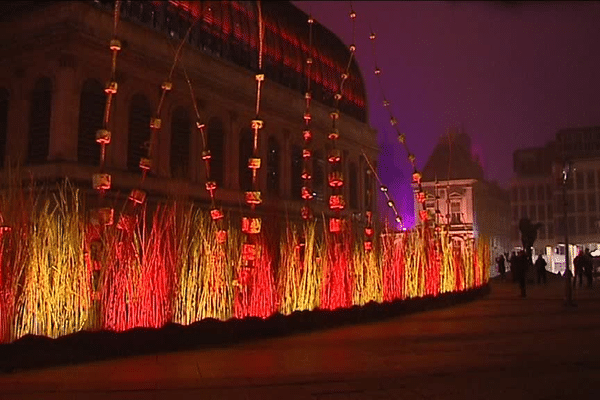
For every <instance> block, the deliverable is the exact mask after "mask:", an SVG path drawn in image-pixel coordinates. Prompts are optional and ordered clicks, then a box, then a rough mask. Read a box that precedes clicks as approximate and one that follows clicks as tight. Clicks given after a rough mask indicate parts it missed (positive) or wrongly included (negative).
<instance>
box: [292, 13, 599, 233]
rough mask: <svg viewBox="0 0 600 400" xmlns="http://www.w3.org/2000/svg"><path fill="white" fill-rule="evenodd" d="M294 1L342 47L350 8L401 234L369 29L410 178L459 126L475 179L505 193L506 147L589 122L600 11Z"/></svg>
mask: <svg viewBox="0 0 600 400" xmlns="http://www.w3.org/2000/svg"><path fill="white" fill-rule="evenodd" d="M294 4H296V5H297V6H298V7H299V8H301V9H302V10H303V11H305V12H307V13H311V14H312V15H313V17H314V18H315V20H316V21H318V22H320V23H321V24H323V25H325V26H326V27H327V28H329V29H330V30H332V31H333V32H334V33H335V34H337V35H338V36H339V37H340V38H341V39H342V40H343V41H344V43H346V44H350V42H351V39H352V25H351V22H350V18H349V17H348V14H349V12H350V4H352V7H353V8H354V10H355V11H356V13H357V17H356V47H357V50H356V51H357V53H356V56H357V60H358V63H359V66H360V68H361V70H362V73H363V77H364V79H365V82H366V87H367V96H368V102H369V115H370V116H369V120H370V124H371V126H373V127H374V128H375V129H377V130H378V132H379V145H380V147H381V152H380V160H379V169H380V171H379V172H380V175H381V178H382V180H383V182H384V184H386V185H387V186H389V188H390V192H391V194H392V196H393V198H394V200H395V202H396V203H397V205H398V207H399V210H400V212H401V213H402V214H403V218H404V221H405V225H407V226H411V225H412V224H413V220H414V217H413V205H412V193H411V189H410V173H411V170H410V165H409V163H408V160H407V158H406V153H405V151H404V149H403V148H402V147H401V146H400V144H399V143H398V141H397V140H396V134H395V132H394V130H393V129H392V128H391V126H390V124H389V116H388V114H387V111H386V110H385V109H384V108H383V106H382V94H381V91H380V89H379V85H378V83H377V79H376V78H375V75H374V73H373V71H374V62H373V52H372V48H371V43H370V40H369V34H370V28H369V26H372V27H373V31H374V32H375V34H376V35H377V39H376V40H375V44H376V53H375V54H376V57H377V62H378V66H379V68H380V69H381V71H382V75H381V78H382V81H383V83H384V85H385V89H384V90H385V94H386V97H387V98H388V100H389V101H390V103H391V109H392V112H393V114H394V115H395V117H396V118H397V119H398V121H399V126H400V129H401V130H402V131H403V132H405V133H406V136H407V143H408V145H409V148H410V149H411V151H412V152H413V153H415V155H416V157H417V165H418V168H419V169H422V168H423V167H424V165H425V163H426V161H427V158H428V157H429V156H430V155H431V152H432V150H433V148H434V146H435V144H436V143H437V141H438V139H439V137H440V136H441V135H442V134H444V132H445V131H446V129H447V128H448V127H449V126H451V125H464V127H465V131H466V132H467V133H469V134H470V135H471V137H472V139H473V145H474V147H475V150H476V152H478V153H479V155H480V157H481V159H482V160H483V163H484V170H485V174H486V178H487V179H488V180H496V181H498V183H500V184H501V185H502V186H505V187H506V186H507V184H508V182H509V180H510V178H511V176H512V153H513V151H514V150H515V149H518V148H524V147H532V146H541V145H544V144H545V143H546V142H548V141H549V140H552V139H553V138H554V137H555V134H556V132H557V130H558V129H560V128H563V127H572V126H598V125H600V22H599V21H600V2H568V3H559V2H548V3H540V2H534V3H528V2H392V1H389V2H387V1H386V2H379V1H369V2H360V1H359V2H356V1H354V2H338V1H335V2H331V1H316V2H315V1H295V2H294ZM380 209H381V210H382V211H387V210H386V209H387V207H386V206H384V207H380Z"/></svg>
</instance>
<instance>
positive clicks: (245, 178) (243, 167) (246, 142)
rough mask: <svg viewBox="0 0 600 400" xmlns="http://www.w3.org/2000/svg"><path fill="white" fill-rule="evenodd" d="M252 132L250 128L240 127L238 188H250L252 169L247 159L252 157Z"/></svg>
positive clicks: (246, 189)
mask: <svg viewBox="0 0 600 400" xmlns="http://www.w3.org/2000/svg"><path fill="white" fill-rule="evenodd" d="M253 147H254V134H253V132H252V130H251V129H250V128H244V129H242V131H241V133H240V149H239V175H238V177H239V185H240V190H243V191H249V190H252V171H251V170H250V168H248V159H249V158H251V157H252V151H253Z"/></svg>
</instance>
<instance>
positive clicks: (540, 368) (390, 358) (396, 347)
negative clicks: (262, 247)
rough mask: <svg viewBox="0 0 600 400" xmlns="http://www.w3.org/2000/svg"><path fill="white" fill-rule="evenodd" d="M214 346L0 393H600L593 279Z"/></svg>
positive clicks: (22, 377)
mask: <svg viewBox="0 0 600 400" xmlns="http://www.w3.org/2000/svg"><path fill="white" fill-rule="evenodd" d="M596 285H597V287H596V288H594V289H591V290H590V289H585V288H584V289H577V290H576V291H575V296H574V297H575V301H576V303H577V307H565V306H564V305H563V300H562V299H563V294H564V284H563V282H562V280H560V279H559V278H554V279H553V280H552V281H551V282H549V283H548V285H546V286H531V285H530V286H529V287H528V297H527V298H521V297H519V296H518V292H519V291H518V287H517V286H516V284H513V283H512V282H492V283H491V294H490V295H488V296H486V297H485V298H483V299H480V300H476V301H473V302H471V303H467V304H461V305H456V306H453V307H449V308H446V309H437V310H432V311H426V312H422V313H418V314H410V315H403V316H398V317H395V318H392V319H388V320H385V321H378V322H373V323H369V324H362V325H354V326H343V327H337V328H332V329H328V330H323V331H318V332H310V333H305V334H298V335H292V336H288V337H282V338H273V339H264V340H256V341H252V342H246V343H242V344H237V345H230V346H224V347H221V348H213V349H201V350H193V351H183V352H177V353H166V354H157V355H151V356H139V357H131V358H127V359H118V360H110V361H102V362H95V363H88V364H81V365H73V366H64V367H53V368H47V369H41V370H30V371H23V372H15V373H11V374H3V375H0V399H2V400H4V399H105V398H110V399H323V400H334V399H486V400H489V399H599V398H600V379H599V378H600V318H599V317H600V284H599V283H598V282H596Z"/></svg>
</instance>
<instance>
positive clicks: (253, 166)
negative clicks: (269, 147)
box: [248, 157, 260, 169]
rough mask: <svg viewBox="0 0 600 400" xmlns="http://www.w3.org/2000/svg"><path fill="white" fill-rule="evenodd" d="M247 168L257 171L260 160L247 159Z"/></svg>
mask: <svg viewBox="0 0 600 400" xmlns="http://www.w3.org/2000/svg"><path fill="white" fill-rule="evenodd" d="M248 168H250V169H259V168H260V158H255V157H250V158H249V159H248Z"/></svg>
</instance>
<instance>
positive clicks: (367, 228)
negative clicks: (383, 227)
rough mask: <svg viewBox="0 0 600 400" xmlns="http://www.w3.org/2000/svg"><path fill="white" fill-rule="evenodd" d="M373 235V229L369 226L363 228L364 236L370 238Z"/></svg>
mask: <svg viewBox="0 0 600 400" xmlns="http://www.w3.org/2000/svg"><path fill="white" fill-rule="evenodd" d="M374 233H375V230H374V229H373V228H371V227H369V226H368V227H366V228H365V235H366V236H368V237H371V236H373V234H374Z"/></svg>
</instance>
